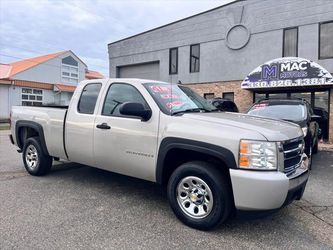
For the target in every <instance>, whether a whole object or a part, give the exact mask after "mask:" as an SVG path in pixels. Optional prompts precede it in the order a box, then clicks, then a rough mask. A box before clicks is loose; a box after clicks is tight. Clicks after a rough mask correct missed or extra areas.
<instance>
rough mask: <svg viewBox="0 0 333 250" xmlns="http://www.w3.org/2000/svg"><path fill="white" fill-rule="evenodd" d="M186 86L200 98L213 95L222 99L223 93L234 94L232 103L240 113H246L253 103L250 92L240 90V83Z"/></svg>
mask: <svg viewBox="0 0 333 250" xmlns="http://www.w3.org/2000/svg"><path fill="white" fill-rule="evenodd" d="M186 86H188V87H190V88H192V89H193V90H194V91H196V92H197V93H199V94H200V95H202V96H203V94H204V93H214V94H215V97H222V93H224V92H234V98H235V99H234V101H235V103H236V105H237V107H238V109H239V111H240V112H245V111H247V109H248V108H249V107H250V106H251V104H252V101H253V94H252V92H251V91H248V90H244V89H241V87H240V86H241V81H228V82H213V83H201V84H186Z"/></svg>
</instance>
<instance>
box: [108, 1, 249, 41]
mask: <svg viewBox="0 0 333 250" xmlns="http://www.w3.org/2000/svg"><path fill="white" fill-rule="evenodd" d="M243 1H246V0H235V1H233V2H230V3H226V4H223V5H220V6H218V7H215V8H213V9H210V10H206V11H203V12H200V13H197V14H194V15H192V16H188V17H185V18H182V19H179V20H176V21H174V22H171V23H167V24H164V25H162V26H158V27H156V28H153V29H150V30H146V31H144V32H141V33H138V34H135V35H133V36H129V37H126V38H123V39H120V40H117V41H115V42H111V43H108V46H109V45H111V44H115V43H119V42H122V41H125V40H127V39H130V38H133V37H136V36H140V35H143V34H146V33H149V32H151V31H154V30H158V29H161V28H164V27H166V26H169V25H172V24H175V23H179V22H182V21H185V20H187V19H190V18H192V17H196V16H199V15H202V14H206V13H208V12H211V11H214V10H217V9H219V8H223V7H226V6H228V5H231V4H234V3H238V2H243Z"/></svg>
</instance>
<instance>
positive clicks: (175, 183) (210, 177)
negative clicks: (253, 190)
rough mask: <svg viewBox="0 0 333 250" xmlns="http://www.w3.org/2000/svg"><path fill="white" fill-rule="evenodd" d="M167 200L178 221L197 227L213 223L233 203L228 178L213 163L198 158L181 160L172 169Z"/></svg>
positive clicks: (209, 226)
mask: <svg viewBox="0 0 333 250" xmlns="http://www.w3.org/2000/svg"><path fill="white" fill-rule="evenodd" d="M187 186H188V187H187ZM168 200H169V203H170V206H171V208H172V210H173V212H174V213H175V215H176V217H177V218H178V219H179V220H180V221H182V222H183V223H184V224H185V225H187V226H190V227H193V228H196V229H199V230H210V229H212V228H214V227H217V226H218V225H220V224H221V223H222V222H224V221H225V220H226V219H227V218H228V217H229V215H230V214H231V212H232V209H233V207H234V206H233V199H232V190H231V184H230V181H229V180H228V178H227V177H226V176H224V175H223V173H222V172H220V171H218V170H217V169H216V167H215V166H214V165H212V164H209V163H206V162H199V161H194V162H188V163H184V164H182V165H181V166H180V167H178V168H177V169H176V170H175V171H174V172H173V173H172V175H171V177H170V179H169V182H168ZM182 204H183V205H182ZM186 206H187V207H186Z"/></svg>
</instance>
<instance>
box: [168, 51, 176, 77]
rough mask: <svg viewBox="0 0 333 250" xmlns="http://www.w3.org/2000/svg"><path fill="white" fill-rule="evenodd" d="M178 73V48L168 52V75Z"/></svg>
mask: <svg viewBox="0 0 333 250" xmlns="http://www.w3.org/2000/svg"><path fill="white" fill-rule="evenodd" d="M177 73H178V48H172V49H170V50H169V74H170V75H174V74H177Z"/></svg>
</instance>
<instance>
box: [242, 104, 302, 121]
mask: <svg viewBox="0 0 333 250" xmlns="http://www.w3.org/2000/svg"><path fill="white" fill-rule="evenodd" d="M248 114H250V115H257V116H263V117H269V118H274V119H281V120H288V121H301V120H303V119H304V118H305V107H304V105H302V104H283V105H281V104H280V105H279V104H269V103H259V104H255V105H253V107H252V108H251V109H250V110H249V111H248Z"/></svg>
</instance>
